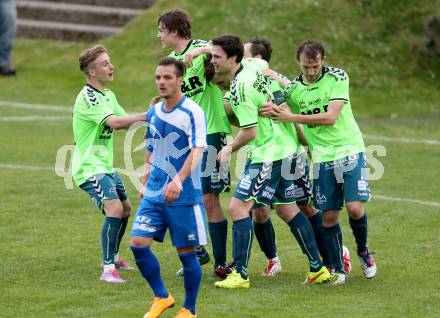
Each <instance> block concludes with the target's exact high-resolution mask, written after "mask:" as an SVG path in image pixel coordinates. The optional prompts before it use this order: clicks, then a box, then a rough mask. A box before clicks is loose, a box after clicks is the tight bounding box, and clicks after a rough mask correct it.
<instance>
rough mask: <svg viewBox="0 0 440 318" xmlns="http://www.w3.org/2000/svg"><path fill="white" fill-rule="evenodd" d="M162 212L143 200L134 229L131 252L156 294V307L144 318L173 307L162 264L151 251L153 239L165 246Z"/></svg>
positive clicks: (152, 307) (154, 301) (151, 317)
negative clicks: (161, 271) (164, 280)
mask: <svg viewBox="0 0 440 318" xmlns="http://www.w3.org/2000/svg"><path fill="white" fill-rule="evenodd" d="M159 209H160V208H159V207H158V206H156V205H154V204H153V203H151V202H150V201H148V200H147V199H145V198H144V199H143V200H142V201H141V205H140V206H139V209H138V211H137V213H136V216H135V219H134V221H133V225H132V229H131V242H130V248H131V250H132V252H133V255H134V258H135V260H136V265H137V267H138V268H139V271H140V273H141V275H142V276H143V277H144V279H145V280H146V281H147V282H148V284H149V286H150V287H151V289H152V291H153V294H154V300H153V304H152V306H151V308H150V309H149V311H148V312H147V313H146V314H145V316H144V318H153V317H154V318H155V317H159V316H160V314H161V313H162V312H164V311H165V310H166V309H168V308H170V307H173V306H174V298H173V296H172V295H171V294H170V293H169V292H168V291H167V289H166V288H165V285H164V283H163V280H162V277H161V273H160V264H159V261H158V259H157V258H156V256H155V255H154V253H153V251H152V250H151V244H152V241H153V239H155V240H157V241H159V242H162V241H163V239H164V236H165V231H166V225H165V222H164V220H163V217H162V214H161V211H160V210H159Z"/></svg>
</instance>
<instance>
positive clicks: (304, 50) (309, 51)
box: [296, 40, 324, 61]
mask: <svg viewBox="0 0 440 318" xmlns="http://www.w3.org/2000/svg"><path fill="white" fill-rule="evenodd" d="M302 54H305V56H306V57H307V58H310V59H313V60H314V59H316V58H318V55H320V56H321V58H323V57H324V46H322V44H321V43H320V42H318V41H315V40H307V41H304V42H303V43H301V45H300V46H299V48H298V49H297V50H296V59H297V60H298V61H299V57H300V56H301V55H302Z"/></svg>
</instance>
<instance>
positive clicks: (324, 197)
mask: <svg viewBox="0 0 440 318" xmlns="http://www.w3.org/2000/svg"><path fill="white" fill-rule="evenodd" d="M313 195H314V204H315V207H316V208H318V209H319V210H321V211H328V210H340V209H342V206H343V205H344V201H345V202H353V201H361V202H366V201H368V200H369V199H370V196H371V193H370V189H369V187H368V181H367V164H366V161H365V153H363V152H361V153H358V154H354V155H350V156H347V157H345V158H342V159H338V160H335V161H328V162H320V163H315V164H314V165H313Z"/></svg>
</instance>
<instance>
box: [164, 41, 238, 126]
mask: <svg viewBox="0 0 440 318" xmlns="http://www.w3.org/2000/svg"><path fill="white" fill-rule="evenodd" d="M210 45H211V42H208V41H203V40H191V41H190V42H189V44H188V46H187V47H186V48H185V50H184V51H183V52H182V53H180V54H177V53H176V52H172V53H171V54H170V55H169V56H171V57H173V58H175V59H176V60H179V61H182V62H183V61H184V59H185V56H186V54H187V53H189V52H191V51H193V50H194V49H196V48H199V47H206V46H210ZM205 58H206V55H205V54H202V55H199V56H197V57H196V58H194V59H193V60H192V65H191V67H189V68H187V69H186V72H185V76H184V78H183V80H184V83H183V85H182V93H183V94H185V96H186V97H189V98H191V99H192V100H193V101H195V102H196V103H197V104H198V105H199V106H200V107H201V108H202V109H203V111H204V112H205V117H206V124H207V133H208V134H213V133H227V134H230V133H231V131H232V130H231V125H230V123H229V120H228V116H227V114H226V110H225V107H224V105H223V98H222V92H221V90H220V88H219V87H218V86H217V85H215V84H214V83H211V82H208V81H207V80H206V77H205Z"/></svg>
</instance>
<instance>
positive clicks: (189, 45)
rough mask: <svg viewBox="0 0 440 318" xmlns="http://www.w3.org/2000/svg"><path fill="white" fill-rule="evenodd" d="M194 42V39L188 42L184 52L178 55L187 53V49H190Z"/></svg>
mask: <svg viewBox="0 0 440 318" xmlns="http://www.w3.org/2000/svg"><path fill="white" fill-rule="evenodd" d="M192 43H193V40H190V41H189V42H188V45H187V46H186V48H185V49H184V50H183V51H182V53H180V54H176V55H177V56H179V55H183V54H185V53H186V51H188V49H189V48H190V47H191V44H192Z"/></svg>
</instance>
